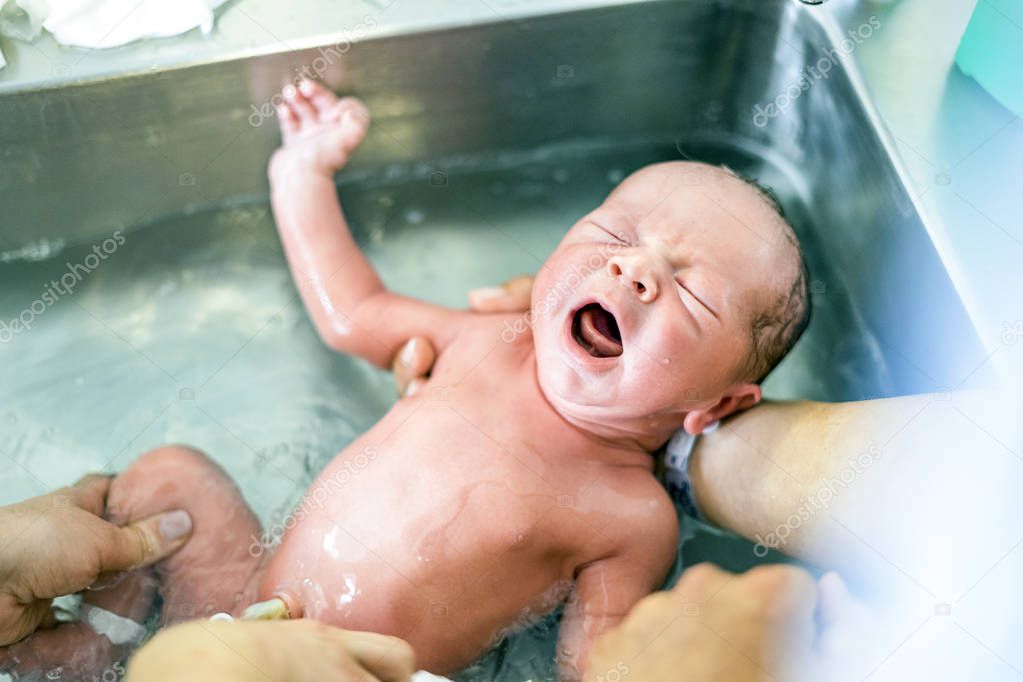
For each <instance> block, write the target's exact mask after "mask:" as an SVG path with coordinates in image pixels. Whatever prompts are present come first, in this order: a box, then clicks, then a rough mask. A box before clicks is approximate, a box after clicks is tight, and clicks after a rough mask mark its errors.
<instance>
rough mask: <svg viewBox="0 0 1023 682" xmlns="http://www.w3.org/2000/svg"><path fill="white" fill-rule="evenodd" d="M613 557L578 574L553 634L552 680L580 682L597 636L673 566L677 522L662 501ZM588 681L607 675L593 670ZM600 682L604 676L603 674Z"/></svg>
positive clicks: (672, 512)
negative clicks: (555, 673)
mask: <svg viewBox="0 0 1023 682" xmlns="http://www.w3.org/2000/svg"><path fill="white" fill-rule="evenodd" d="M627 530H633V531H635V532H634V533H632V534H630V535H628V536H627V537H626V540H625V542H626V544H625V545H624V546H623V547H622V548H621V549H620V550H619V551H618V552H616V553H614V554H612V555H611V556H608V557H606V558H602V559H598V560H597V561H594V562H592V563H589V564H586V565H584V566H583V567H582V568H580V569H578V571H577V572H576V578H575V591H574V592H573V594H572V598H571V599H570V600H569V601H568V603H567V604H566V605H565V611H564V614H563V615H562V618H561V626H560V629H559V630H558V649H557V661H558V678H559V679H561V680H576V679H580V678H581V676H582V672H583V671H584V669H585V665H586V657H587V655H588V654H589V652H590V649H591V648H592V647H593V644H594V643H595V642H596V641H597V640H598V639H600V636H601V635H603V634H604V633H605V632H607V631H608V630H610V629H611V628H613V627H615V626H616V625H618V624H619V623H620V622H621V621H622V620H624V618H625V616H626V615H628V613H629V611H630V609H632V607H633V606H635V605H636V602H638V601H639V600H640V599H642V598H643V597H646V596H647V595H648V594H650V593H651V592H653V591H654V590H656V589H657V588H658V587H660V586H661V584H662V583H663V582H664V578H665V576H666V575H667V574H668V571H669V570H670V568H671V565H672V562H673V561H674V560H675V553H676V549H677V546H678V521H677V519H676V517H675V514H674V509H673V508H672V507H671V504H670V503H668V502H667V501H666V500H665V507H664V508H663V509H662V513H660V514H654V515H651V516H649V517H648V518H647V520H646V524H645V526H644V527H643V528H641V529H636V528H634V527H633V528H629V529H627ZM591 672H593V673H594V674H593V675H591V677H595V678H596V679H600V677H599V675H600V674H602V673H607V672H608V671H603V670H595V671H591ZM605 677H606V674H605Z"/></svg>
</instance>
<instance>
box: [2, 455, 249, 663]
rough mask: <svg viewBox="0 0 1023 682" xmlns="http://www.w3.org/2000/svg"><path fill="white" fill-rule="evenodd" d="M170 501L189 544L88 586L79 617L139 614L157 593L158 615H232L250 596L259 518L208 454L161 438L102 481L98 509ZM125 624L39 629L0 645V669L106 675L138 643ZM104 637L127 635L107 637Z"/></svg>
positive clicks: (134, 617)
mask: <svg viewBox="0 0 1023 682" xmlns="http://www.w3.org/2000/svg"><path fill="white" fill-rule="evenodd" d="M171 509H184V510H186V511H187V512H188V513H189V515H190V516H191V517H192V536H191V538H189V540H188V543H187V544H186V545H185V546H184V547H182V548H181V549H180V550H178V551H177V552H176V553H175V554H174V555H173V556H171V557H168V558H167V559H165V560H163V561H162V562H160V563H158V564H156V565H154V566H152V567H149V568H144V569H139V570H136V571H132V572H130V573H127V574H123V575H121V576H118V577H117V579H115V581H114V582H112V583H109V584H106V585H102V586H94V587H93V588H91V589H89V590H88V591H86V592H85V593H84V597H83V600H82V601H83V609H84V611H83V617H84V615H85V613H86V612H88V611H90V607H98V608H100V609H103V610H105V611H108V612H110V613H113V614H116V616H120V617H123V618H125V619H128V620H130V621H134V622H135V623H139V622H141V621H144V620H145V619H146V616H147V615H148V614H149V612H150V610H151V609H152V606H153V601H154V600H155V597H156V594H157V592H159V594H160V595H161V596H162V597H163V622H164V623H173V622H177V621H180V620H187V619H189V618H194V617H202V616H208V615H211V614H213V613H216V612H218V611H228V612H232V613H236V614H237V612H238V611H239V610H240V609H241V608H242V607H244V606H245V605H246V604H247V603H249V602H251V601H254V594H249V593H248V592H247V590H249V585H250V584H251V583H253V582H254V581H253V580H252V578H253V577H254V575H255V572H256V570H257V568H258V567H259V555H260V552H250V548H251V547H253V546H257V547H259V546H260V545H259V544H258V542H259V538H260V534H261V530H260V527H259V522H258V520H257V519H256V517H255V516H254V515H253V514H252V512H251V510H249V508H248V506H247V505H246V504H245V501H244V499H242V496H241V494H240V493H239V491H238V489H237V487H235V485H234V483H233V482H232V481H231V480H230V479H229V478H228V476H227V474H225V473H224V471H223V470H222V469H221V468H220V467H219V466H217V464H216V463H214V462H213V461H212V460H210V459H208V458H207V457H206V456H205V455H203V454H202V453H200V452H198V451H196V450H193V449H191V448H186V447H182V446H177V445H169V446H165V447H161V448H157V449H155V450H151V451H150V452H148V453H146V454H145V455H143V456H142V457H140V458H139V459H138V460H136V461H135V462H134V463H133V464H132V465H131V466H130V467H128V469H127V470H125V471H124V472H123V473H122V474H120V475H119V476H118V477H117V478H116V479H114V481H113V482H112V483H111V485H110V493H109V495H108V496H107V511H106V516H107V518H109V520H110V521H111V522H113V523H115V524H118V525H123V524H126V523H130V522H131V521H134V520H136V519H141V518H145V517H147V516H152V515H153V514H158V513H160V512H164V511H169V510H171ZM254 543H256V544H255V545H254ZM93 613H94V614H96V613H98V616H97V617H98V618H100V619H105V620H106V621H107V622H108V623H109V622H110V620H111V618H110V617H108V616H106V615H105V614H103V613H102V612H96V611H95V610H93ZM118 628H120V629H119V630H118ZM101 629H102V628H101ZM108 629H109V626H108ZM132 630H133V628H132V626H131V624H130V623H128V622H127V621H122V622H121V625H120V626H118V625H116V624H115V625H114V626H113V629H112V630H111V633H112V634H111V633H108V634H109V636H103V635H99V634H97V633H96V632H95V631H94V630H93V629H92V628H90V627H89V626H88V625H86V624H85V623H83V622H78V623H72V624H68V625H62V626H60V627H57V628H54V629H49V630H40V631H39V632H37V633H36V634H34V635H32V636H30V637H29V638H27V639H25V640H23V641H22V642H19V643H18V644H16V645H14V646H12V647H9V648H8V649H7V650H6V651H4V652H2V655H0V669H3V670H8V671H11V672H20V673H29V672H37V671H44V672H45V671H50V670H53V669H55V668H58V667H60V668H62V674H63V675H64V676H65V677H66V678H68V679H91V677H92V676H96V677H98V678H100V679H105V678H104V677H102V675H103V673H104V672H105V671H107V670H115V671H116V668H115V667H114V664H115V662H116V661H117V660H119V659H121V658H123V657H124V656H125V655H127V654H128V653H129V652H130V649H131V648H132V646H133V645H134V644H137V641H135V638H134V637H133V636H132V635H133V632H132ZM136 630H138V628H136ZM111 637H112V638H113V639H114V640H128V641H113V642H112V641H111ZM108 676H109V675H108Z"/></svg>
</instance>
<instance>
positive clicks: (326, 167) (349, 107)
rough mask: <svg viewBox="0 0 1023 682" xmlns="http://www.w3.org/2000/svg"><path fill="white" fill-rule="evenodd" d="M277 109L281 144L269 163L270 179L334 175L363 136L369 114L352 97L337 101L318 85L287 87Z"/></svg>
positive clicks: (304, 82) (300, 84)
mask: <svg viewBox="0 0 1023 682" xmlns="http://www.w3.org/2000/svg"><path fill="white" fill-rule="evenodd" d="M284 95H285V104H284V105H282V106H280V107H278V108H277V117H278V119H279V122H280V126H281V137H282V139H283V142H282V144H281V147H280V149H278V150H277V151H276V152H274V155H273V157H272V158H271V160H270V177H271V179H273V178H274V176H275V175H277V174H279V173H292V172H296V171H309V170H311V171H314V172H316V173H321V174H325V175H333V174H334V173H335V172H337V171H338V170H340V169H341V168H342V167H344V165H345V164H346V163H348V158H349V157H350V156H351V155H352V152H354V151H355V149H356V147H358V146H359V143H360V142H362V139H363V138H364V137H365V136H366V130H367V129H368V128H369V111H368V110H367V109H366V106H365V105H364V104H363V103H362V102H360V101H359V100H357V99H355V98H354V97H345V98H343V99H338V98H337V96H336V95H334V93H332V92H330V91H329V90H327V89H326V88H324V87H323V86H322V85H320V84H319V83H314V82H313V81H309V80H303V81H301V82H300V83H299V84H298V87H297V88H294V87H291V86H288V87H287V88H286V89H285V92H284Z"/></svg>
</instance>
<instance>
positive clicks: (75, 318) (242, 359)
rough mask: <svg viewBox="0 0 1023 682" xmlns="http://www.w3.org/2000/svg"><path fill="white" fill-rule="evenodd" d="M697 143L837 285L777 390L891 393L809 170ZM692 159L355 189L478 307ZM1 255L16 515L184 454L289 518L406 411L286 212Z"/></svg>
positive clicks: (375, 239)
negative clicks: (382, 426) (71, 488)
mask: <svg viewBox="0 0 1023 682" xmlns="http://www.w3.org/2000/svg"><path fill="white" fill-rule="evenodd" d="M684 151H686V152H687V153H689V154H692V155H694V156H696V157H698V158H702V159H705V160H710V161H718V162H727V163H728V164H729V165H730V166H731V167H733V168H735V169H736V170H738V171H740V172H747V173H751V174H753V175H756V176H758V177H760V178H761V179H762V180H764V181H766V182H767V183H768V184H771V185H773V186H774V188H775V190H776V191H777V193H778V194H779V196H780V197H781V198H782V201H783V203H784V204H785V207H786V210H787V211H788V212H789V214H790V217H791V218H792V220H793V222H794V223H795V225H796V227H797V231H799V232H800V233H801V235H803V236H804V237H805V239H804V247H805V248H806V250H807V252H808V259H809V261H810V268H811V279H812V280H820V281H822V282H823V281H827V282H828V285H827V290H826V291H825V290H821V291H818V292H816V293H815V294H814V305H815V317H814V320H813V323H812V325H811V328H810V330H809V332H808V334H807V336H806V337H805V338H804V340H803V341H802V342H801V343H800V345H799V347H798V348H797V350H796V351H795V352H794V353H793V354H792V356H790V357H789V358H788V359H787V360H786V362H785V363H784V364H783V366H782V367H781V368H780V369H779V371H778V372H777V373H776V374H775V375H774V376H772V378H771V379H770V380H769V382H768V384H767V385H766V387H765V389H766V391H765V392H766V393H768V394H769V395H771V396H774V397H788V396H800V397H805V398H818V399H840V398H856V397H862V396H864V395H869V394H871V393H873V394H878V393H885V392H887V388H888V387H889V385H890V379H889V378H888V376H887V374H886V369H885V365H884V362H883V360H882V359H881V358H880V356H879V353H878V350H877V348H876V344H875V343H874V341H873V339H872V338H871V337H870V335H869V334H867V333H866V331H865V330H864V329H863V327H862V325H861V324H859V322H858V318H857V314H856V310H855V307H854V305H853V304H852V302H851V301H850V300H849V299H848V297H847V296H845V294H844V293H843V291H842V290H841V289H840V288H839V287H840V281H841V280H840V278H837V277H832V276H830V275H829V263H828V262H827V261H825V260H824V259H823V258H822V257H821V256H822V254H821V253H820V252H819V251H818V250H817V249H816V247H815V244H814V243H813V242H812V237H810V236H809V232H808V231H807V230H806V229H805V225H806V215H807V212H806V210H805V209H804V208H803V207H802V204H801V203H800V201H799V189H798V188H799V178H798V177H797V176H795V175H793V174H792V173H791V172H788V173H786V172H785V169H782V168H779V167H776V166H772V165H770V164H768V163H767V162H765V161H764V160H763V159H762V158H759V157H758V156H757V155H753V154H749V153H745V152H742V151H741V150H736V149H734V148H725V147H720V146H715V145H712V144H707V143H706V142H704V143H693V144H689V145H686V147H685V150H684ZM678 154H679V152H678V150H677V148H676V145H674V144H673V143H665V144H659V143H651V142H644V141H637V142H636V143H635V144H615V145H606V144H594V145H585V144H572V145H565V146H560V147H554V148H549V149H545V150H540V151H539V152H531V153H528V154H521V155H507V156H502V157H501V158H500V159H498V160H497V161H496V162H495V161H494V160H493V159H490V160H488V161H487V163H485V164H484V163H483V162H482V161H481V160H478V159H471V158H461V159H449V160H447V161H446V162H445V163H444V164H443V165H442V166H440V167H444V168H447V169H448V170H447V171H445V172H444V173H443V174H438V173H437V172H436V171H431V170H430V169H426V168H420V167H411V168H402V167H391V168H388V169H383V170H380V169H377V170H370V171H364V172H361V173H359V174H353V175H349V176H347V177H346V178H345V179H344V181H343V182H342V189H341V195H342V201H343V203H344V205H345V207H346V211H347V213H348V216H349V219H350V222H351V224H352V225H353V228H354V230H355V232H356V236H357V237H358V238H359V240H360V242H361V243H362V245H363V247H364V249H365V251H366V252H367V254H368V255H369V257H370V258H371V259H372V260H373V261H374V263H375V264H376V265H377V267H378V268H379V270H380V272H381V274H382V276H383V278H384V280H385V281H386V282H387V283H388V284H389V285H391V286H392V287H393V288H394V289H396V290H398V291H400V292H403V293H407V294H412V295H417V296H420V297H423V298H427V299H430V300H432V301H436V302H440V303H444V304H449V305H455V306H458V305H462V304H463V302H464V300H465V292H466V290H467V289H469V288H470V287H474V286H481V285H487V284H494V283H497V282H500V281H501V280H502V279H504V278H507V277H510V276H512V275H515V274H519V273H523V272H533V271H535V270H536V269H537V267H538V266H539V265H540V263H541V262H542V261H543V260H544V258H545V257H546V255H547V254H548V253H549V252H550V251H551V249H552V248H553V247H554V245H555V244H556V243H557V241H558V240H559V239H560V237H561V235H562V234H563V233H564V231H565V230H566V229H567V228H568V227H569V226H570V225H571V224H572V223H573V222H574V221H575V220H576V219H578V218H579V217H580V216H581V215H582V214H583V213H585V212H586V211H588V210H589V209H591V208H592V207H593V206H595V205H596V204H597V203H599V201H600V200H601V199H602V198H603V197H604V196H605V195H606V194H607V192H608V191H609V190H610V189H611V188H612V187H613V186H614V185H615V184H616V183H617V182H618V181H620V180H621V178H622V177H624V176H625V175H626V174H628V173H629V172H630V171H632V170H633V169H635V168H637V167H639V166H642V165H645V164H647V163H650V162H653V161H657V160H663V159H677V158H679V156H678ZM0 255H2V257H0V323H2V324H4V325H5V326H3V327H0V342H2V343H0V366H2V367H3V368H4V369H3V375H4V381H3V382H2V383H0V424H2V428H0V461H3V462H4V466H3V467H0V503H9V502H12V501H16V500H20V499H23V498H25V497H28V496H31V495H35V494H39V493H42V492H45V491H47V490H49V489H52V488H54V487H57V486H61V485H65V484H67V483H70V482H71V481H73V480H75V479H76V478H77V477H79V476H81V475H82V474H84V473H86V472H88V471H95V470H107V471H116V470H118V469H121V468H123V467H124V466H125V465H126V464H127V463H129V462H130V461H131V460H132V459H134V458H135V457H136V456H138V455H139V454H140V453H142V452H144V451H145V450H147V449H149V448H151V447H154V446H157V445H159V444H162V443H166V442H184V443H188V444H190V445H193V446H196V447H198V448H201V449H202V450H204V451H206V452H207V453H210V454H211V455H212V456H213V457H214V458H215V459H216V460H217V461H218V462H220V464H221V465H222V466H224V468H225V469H226V470H227V471H228V472H229V473H230V475H231V476H232V477H233V478H234V479H235V480H236V481H238V483H239V485H240V487H241V489H242V491H243V493H244V494H245V497H246V499H247V500H248V501H249V503H250V504H251V505H252V506H253V508H254V509H255V510H256V512H257V513H258V514H259V516H260V517H261V519H262V520H263V521H264V524H268V523H273V522H275V521H278V520H279V519H280V518H281V517H282V516H284V514H285V513H286V512H287V510H288V509H289V507H290V506H291V505H292V504H294V503H295V501H296V500H297V499H298V497H299V496H300V494H301V492H302V491H303V490H304V488H305V487H306V486H307V485H308V483H309V482H310V481H311V479H312V477H313V476H314V475H315V473H316V472H317V471H319V469H320V468H322V467H323V465H324V464H325V463H326V462H327V461H329V460H330V458H331V457H333V455H334V454H335V453H337V452H338V451H339V450H340V449H342V448H343V447H344V446H345V445H346V444H347V443H349V442H350V441H351V440H352V439H353V438H354V437H355V436H356V435H357V434H359V433H360V432H361V431H362V430H364V429H365V428H366V427H367V426H368V425H369V424H371V423H372V422H373V421H374V420H375V419H376V418H378V417H379V416H380V415H381V414H382V413H383V412H384V411H385V410H386V409H387V407H388V405H389V404H390V403H391V402H392V400H393V399H394V389H393V385H392V382H391V380H390V377H389V375H387V374H386V373H384V372H381V371H379V370H376V369H374V368H372V367H369V366H368V365H367V364H366V363H364V362H362V361H360V360H355V359H351V358H348V357H346V356H340V355H336V354H334V353H332V352H331V351H329V350H328V349H326V348H325V347H324V346H323V345H322V344H321V343H320V342H319V340H318V339H317V337H316V335H315V333H314V332H313V329H312V327H311V326H310V324H309V322H308V320H307V318H306V316H305V313H304V311H303V309H302V307H301V304H300V302H299V300H298V298H297V295H296V292H295V289H294V287H293V285H292V283H291V280H290V277H289V274H288V271H287V268H286V265H285V262H284V259H283V256H282V253H281V249H280V246H279V244H278V241H277V236H276V233H275V229H274V226H273V222H272V219H271V216H270V214H269V208H268V206H267V205H266V203H265V202H264V201H253V202H251V203H247V204H239V205H235V206H230V207H218V208H212V209H209V210H201V211H195V212H192V213H190V214H184V215H178V216H175V217H173V218H170V219H167V220H163V221H160V222H157V223H154V224H149V225H144V226H133V227H130V228H127V229H118V228H116V227H115V226H112V227H111V233H110V238H109V240H108V241H104V240H98V241H96V242H94V243H90V244H82V245H75V246H66V245H63V244H60V243H54V244H40V245H36V246H35V248H32V249H27V250H25V249H23V250H21V251H19V252H17V253H6V254H0ZM93 265H95V267H93ZM68 273H71V275H69V274H68ZM54 281H56V282H57V283H58V284H60V287H57V286H55V285H54V284H52V283H51V282H54ZM72 281H73V284H71V286H69V287H66V286H65V285H64V284H63V282H67V283H71V282H72ZM15 319H19V321H20V322H21V323H27V324H24V325H23V326H26V327H30V328H26V329H19V328H18V326H17V325H16V324H14V323H13V322H12V320H15ZM824 370H827V371H826V372H825V371H824ZM836 375H837V377H838V378H837V379H836ZM821 376H828V377H829V379H828V383H827V385H826V386H825V385H824V384H823V383H821V382H820V380H819V379H818V378H817V377H821ZM686 532H687V534H689V535H691V536H692V537H691V539H689V540H687V541H685V542H684V543H682V544H683V545H684V550H685V552H684V553H685V563H691V562H693V561H696V560H699V559H703V558H707V557H709V556H713V557H714V558H715V559H716V560H717V561H718V562H719V563H721V564H722V565H724V566H726V567H730V568H733V569H740V568H745V567H746V566H748V565H750V564H752V563H754V562H755V559H754V557H753V555H752V552H751V551H750V546H749V544H748V543H745V542H743V541H740V540H738V539H735V538H732V537H730V536H724V535H719V534H709V533H706V532H704V531H703V530H701V529H699V528H697V527H695V526H692V524H688V525H687V526H686ZM555 625H556V624H555V623H554V622H553V619H548V620H547V621H545V622H544V623H541V624H540V625H538V626H536V627H534V628H533V629H532V630H531V631H529V632H527V633H523V634H522V635H520V636H518V637H513V638H512V639H511V641H509V642H506V643H505V644H503V645H502V646H501V647H499V649H498V650H497V651H496V652H493V653H492V654H491V655H489V656H488V657H486V658H485V659H484V661H482V662H481V664H480V665H478V666H476V667H474V668H472V669H470V671H467V673H466V677H467V678H480V679H495V678H498V679H526V678H528V677H532V678H533V679H543V678H545V677H548V676H550V675H551V674H552V666H551V664H550V661H551V657H552V655H553V633H554V632H555V630H556V627H555Z"/></svg>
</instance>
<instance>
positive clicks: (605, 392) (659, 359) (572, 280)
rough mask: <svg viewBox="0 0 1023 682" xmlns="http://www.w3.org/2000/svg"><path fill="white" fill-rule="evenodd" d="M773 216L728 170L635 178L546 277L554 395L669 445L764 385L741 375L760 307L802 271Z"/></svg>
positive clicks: (542, 326)
mask: <svg viewBox="0 0 1023 682" xmlns="http://www.w3.org/2000/svg"><path fill="white" fill-rule="evenodd" d="M772 221H780V218H779V217H778V216H777V215H776V214H775V213H774V211H773V210H772V208H771V207H770V206H769V205H768V204H767V203H766V201H765V200H764V198H763V197H761V196H760V195H759V193H758V192H757V191H756V190H754V189H753V188H752V187H750V186H748V185H747V184H746V183H745V182H743V181H742V180H740V179H738V178H736V177H734V176H732V175H730V174H729V173H727V172H726V171H723V170H721V169H718V168H715V167H710V166H705V165H702V164H695V163H682V162H678V163H671V164H659V165H656V166H650V167H647V168H644V169H642V170H640V171H638V172H637V173H635V174H633V175H632V176H630V177H629V178H627V179H626V180H625V181H624V182H623V183H622V185H621V186H619V187H618V188H617V189H616V190H615V191H614V192H613V193H612V194H611V196H609V197H608V199H607V200H606V201H605V202H604V204H602V205H601V206H600V207H598V208H597V209H596V210H594V211H593V212H591V213H590V214H588V215H586V216H585V217H583V218H582V219H581V220H580V221H579V222H578V223H576V225H575V226H573V227H572V229H571V230H570V231H569V233H568V235H566V237H565V239H564V240H563V241H562V243H561V244H560V245H559V246H558V248H557V249H556V250H555V252H554V253H553V254H552V255H551V257H550V258H549V259H548V260H547V262H546V263H545V265H544V266H543V267H542V268H541V271H540V273H539V274H538V275H537V279H536V284H535V286H534V289H533V308H532V314H533V325H534V330H533V334H534V343H535V346H536V356H537V365H538V375H539V381H540V385H541V387H542V389H543V391H544V394H545V395H546V396H547V398H548V400H550V401H551V403H552V404H553V405H554V407H555V408H556V409H557V410H558V411H559V412H560V413H561V414H562V415H563V416H565V417H566V418H567V419H568V420H569V421H572V422H573V423H576V424H578V425H580V426H583V427H585V428H587V429H588V430H591V431H594V432H597V433H603V434H606V435H608V436H622V435H628V434H633V435H636V436H638V435H640V434H649V435H650V436H654V440H655V441H656V440H659V439H660V438H661V436H662V435H664V434H669V435H670V433H671V432H672V431H673V430H675V429H677V428H679V426H680V425H681V424H682V420H683V417H684V416H685V415H686V414H687V413H689V412H691V411H693V410H701V409H704V410H706V409H711V408H713V406H715V405H718V404H720V402H721V400H722V398H723V397H726V396H728V395H729V393H730V391H733V390H735V389H736V388H737V387H743V386H746V387H750V386H751V384H746V383H744V382H743V381H741V380H740V379H739V378H738V376H739V370H740V367H741V366H742V363H743V361H744V359H745V358H746V357H747V355H748V354H749V352H750V350H751V320H752V315H753V313H754V312H755V311H758V310H762V309H764V307H765V306H766V305H767V304H768V302H769V301H771V300H773V298H775V297H777V296H778V295H779V293H780V292H784V291H785V286H786V283H787V282H789V281H791V277H792V265H791V263H790V261H791V258H790V257H787V255H786V254H787V253H789V252H787V251H786V250H785V248H786V246H787V245H786V243H785V242H784V238H783V236H782V232H781V230H779V229H777V222H772ZM753 389H754V390H756V396H757V399H759V390H758V389H756V387H753ZM687 426H688V424H687ZM664 437H665V438H666V437H667V436H666V435H665V436H664ZM647 440H649V439H647Z"/></svg>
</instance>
